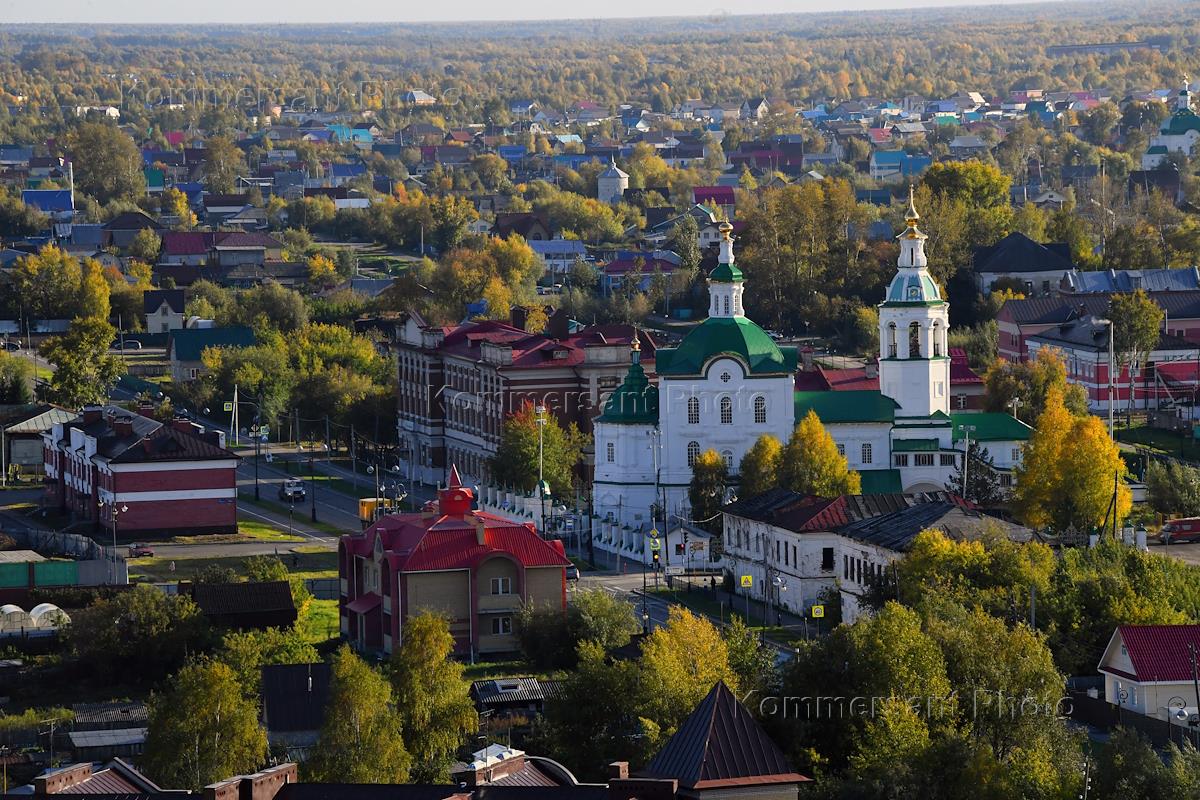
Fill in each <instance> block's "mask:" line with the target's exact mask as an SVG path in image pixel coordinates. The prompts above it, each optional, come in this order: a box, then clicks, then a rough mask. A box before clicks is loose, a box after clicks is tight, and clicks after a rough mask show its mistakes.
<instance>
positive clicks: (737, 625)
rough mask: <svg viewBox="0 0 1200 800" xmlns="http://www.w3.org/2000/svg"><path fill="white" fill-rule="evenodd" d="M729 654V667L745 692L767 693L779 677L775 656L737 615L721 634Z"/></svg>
mask: <svg viewBox="0 0 1200 800" xmlns="http://www.w3.org/2000/svg"><path fill="white" fill-rule="evenodd" d="M721 638H722V639H724V640H725V647H726V649H727V650H728V651H729V666H730V667H731V668H732V669H733V671H734V673H735V674H736V675H737V680H738V686H740V687H741V688H742V691H743V692H748V691H750V690H758V691H760V692H761V691H765V690H766V689H768V688H769V687H770V686H771V685H772V681H773V679H774V677H775V657H774V652H773V651H772V650H771V648H769V647H767V646H766V645H765V644H763V641H762V639H761V638H759V635H758V633H757V632H756V631H753V630H751V629H750V626H749V625H747V624H746V621H745V620H743V619H742V618H741V616H739V615H737V614H734V615H733V617H732V619H730V621H729V625H727V626H726V627H725V629H724V631H722V633H721Z"/></svg>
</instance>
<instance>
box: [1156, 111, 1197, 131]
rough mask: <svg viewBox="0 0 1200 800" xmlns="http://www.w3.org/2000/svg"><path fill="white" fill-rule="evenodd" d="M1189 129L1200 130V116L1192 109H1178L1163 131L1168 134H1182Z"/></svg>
mask: <svg viewBox="0 0 1200 800" xmlns="http://www.w3.org/2000/svg"><path fill="white" fill-rule="evenodd" d="M1188 131H1200V117H1198V116H1196V112H1194V111H1192V110H1190V109H1189V110H1187V111H1176V112H1175V113H1174V114H1172V115H1171V117H1170V118H1169V119H1168V120H1167V124H1166V125H1164V126H1163V128H1162V132H1163V133H1165V134H1167V135H1168V136H1182V135H1183V134H1185V133H1187V132H1188Z"/></svg>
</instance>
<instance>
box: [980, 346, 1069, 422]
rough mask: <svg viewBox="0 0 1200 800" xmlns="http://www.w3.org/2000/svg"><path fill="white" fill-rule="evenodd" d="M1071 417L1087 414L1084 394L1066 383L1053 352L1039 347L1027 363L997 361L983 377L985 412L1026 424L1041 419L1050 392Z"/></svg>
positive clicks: (1062, 367)
mask: <svg viewBox="0 0 1200 800" xmlns="http://www.w3.org/2000/svg"><path fill="white" fill-rule="evenodd" d="M1052 389H1053V390H1054V391H1056V392H1057V393H1058V396H1059V401H1060V402H1061V403H1063V405H1064V406H1065V407H1066V409H1067V410H1068V411H1069V412H1070V413H1071V414H1073V415H1075V416H1082V415H1084V414H1087V413H1088V402H1087V393H1086V392H1085V391H1084V389H1083V387H1082V386H1080V385H1079V384H1076V383H1068V382H1067V366H1066V364H1065V363H1064V362H1063V359H1062V356H1061V355H1059V354H1058V353H1057V352H1056V351H1055V350H1054V349H1052V348H1049V347H1043V348H1041V349H1039V350H1038V351H1037V352H1036V353H1035V354H1034V355H1033V358H1031V359H1029V360H1028V361H997V362H995V363H994V364H993V365H992V366H991V368H990V369H989V370H988V371H987V372H986V373H985V374H984V376H983V392H984V394H983V404H984V408H985V409H986V410H987V411H996V412H1007V413H1010V414H1013V415H1014V416H1015V417H1016V418H1017V419H1019V420H1021V421H1022V422H1025V423H1027V424H1032V423H1034V422H1036V421H1037V420H1038V418H1039V417H1041V415H1042V412H1043V411H1044V410H1045V408H1046V397H1047V395H1048V394H1049V392H1050V391H1051V390H1052Z"/></svg>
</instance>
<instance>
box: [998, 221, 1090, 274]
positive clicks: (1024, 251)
mask: <svg viewBox="0 0 1200 800" xmlns="http://www.w3.org/2000/svg"><path fill="white" fill-rule="evenodd" d="M1074 268H1075V264H1074V263H1073V262H1072V261H1071V252H1070V249H1069V248H1068V246H1067V245H1066V244H1062V243H1050V244H1041V243H1039V242H1035V241H1033V240H1032V239H1030V238H1029V237H1028V236H1026V235H1025V234H1023V233H1021V232H1019V231H1016V232H1013V233H1010V234H1009V235H1008V236H1005V237H1004V238H1003V239H1001V240H1000V241H999V242H997V243H996V244H993V245H989V246H987V247H977V248H976V249H975V272H977V273H989V274H990V273H996V274H1000V273H1003V274H1019V273H1026V272H1051V271H1062V272H1063V274H1066V273H1067V272H1069V271H1070V270H1072V269H1074Z"/></svg>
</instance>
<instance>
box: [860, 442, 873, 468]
mask: <svg viewBox="0 0 1200 800" xmlns="http://www.w3.org/2000/svg"><path fill="white" fill-rule="evenodd" d="M871 456H872V453H871V443H870V442H866V443H864V444H863V446H862V463H864V464H870V463H871Z"/></svg>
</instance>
